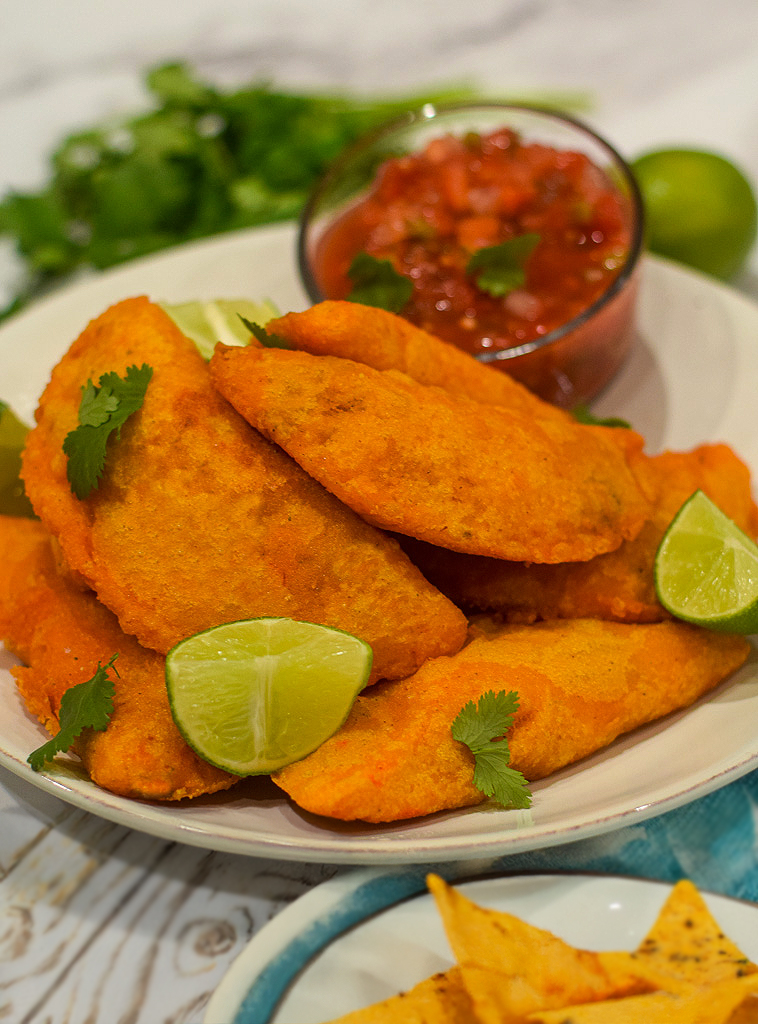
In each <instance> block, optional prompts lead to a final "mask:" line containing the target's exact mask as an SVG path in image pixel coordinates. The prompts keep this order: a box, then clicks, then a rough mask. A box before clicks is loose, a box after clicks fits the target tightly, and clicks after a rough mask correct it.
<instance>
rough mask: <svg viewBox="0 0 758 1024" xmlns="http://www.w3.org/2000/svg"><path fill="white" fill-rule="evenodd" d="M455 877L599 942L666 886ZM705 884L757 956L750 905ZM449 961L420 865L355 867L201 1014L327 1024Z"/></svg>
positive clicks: (470, 892)
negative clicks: (400, 869)
mask: <svg viewBox="0 0 758 1024" xmlns="http://www.w3.org/2000/svg"><path fill="white" fill-rule="evenodd" d="M441 873H442V874H444V872H441ZM455 885H456V887H457V888H459V889H460V890H461V892H463V893H464V894H465V895H466V896H467V897H468V898H469V899H471V900H473V901H474V902H475V903H478V904H479V905H480V906H485V907H491V908H493V909H495V910H499V911H506V912H508V913H510V914H515V915H516V916H517V917H520V918H522V919H523V920H525V921H527V922H529V923H530V924H533V925H535V926H537V927H539V928H544V929H547V930H548V931H551V932H552V933H553V934H555V935H558V936H559V937H560V938H562V939H564V941H566V942H569V943H571V944H572V945H574V946H576V947H578V948H581V949H590V950H596V951H601V950H603V951H605V950H629V951H631V950H633V949H635V948H636V947H637V946H638V945H639V943H640V942H641V941H642V940H643V939H644V937H645V935H646V934H647V932H648V930H649V929H650V927H651V926H652V924H653V922H654V921H655V919H656V917H657V915H658V912H659V910H660V909H661V907H662V906H663V903H664V901H665V899H666V897H667V896H668V894H669V893H670V891H671V886H670V885H669V884H667V883H664V882H655V881H648V880H645V879H637V878H627V877H619V876H616V875H585V874H571V873H567V874H522V875H483V876H481V877H479V878H476V877H474V878H468V879H463V880H457V881H455ZM703 895H704V898H705V900H706V903H707V904H708V907H709V909H710V911H711V913H712V914H713V915H714V917H715V918H716V920H717V921H718V923H719V924H720V926H721V928H722V929H723V930H724V933H725V934H726V935H728V936H729V938H730V939H732V941H733V942H735V943H736V944H737V946H738V947H740V948H741V949H742V951H743V952H744V953H745V954H746V955H747V956H748V957H749V958H751V959H753V960H755V959H756V958H758V906H756V905H755V904H754V903H747V902H744V901H741V900H736V899H732V898H730V897H727V896H718V895H713V894H706V893H704V894H703ZM453 962H454V961H453V957H452V953H451V951H450V947H449V945H448V942H447V939H446V937H445V933H444V928H443V926H442V923H441V921H440V918H439V915H438V913H437V911H436V909H435V905H434V901H433V899H432V897H431V896H430V895H429V894H428V893H427V892H426V886H425V876H424V874H423V872H419V871H417V872H413V871H405V872H397V873H391V872H390V873H388V872H381V871H360V872H351V873H349V874H345V875H342V876H340V877H337V878H334V879H332V880H331V881H328V882H325V883H323V884H322V885H320V886H318V887H317V888H316V889H313V890H312V891H311V892H309V893H307V894H306V895H305V896H301V897H300V898H299V899H298V900H296V901H295V902H294V903H293V904H291V905H290V906H289V907H288V908H287V909H286V910H284V911H283V912H282V913H281V914H279V915H278V916H277V917H275V918H274V919H273V920H272V921H270V922H269V923H268V924H267V925H265V926H264V927H263V929H261V931H260V932H259V933H258V934H257V935H256V936H255V937H254V938H253V939H252V941H251V942H250V943H249V945H248V946H247V947H246V948H245V949H244V950H243V951H242V953H241V954H240V955H239V957H238V958H237V959H236V960H235V962H234V963H233V964H232V966H231V968H230V969H229V971H228V972H227V974H226V976H225V977H224V978H223V980H222V982H221V984H220V985H219V987H218V988H217V989H216V991H215V992H214V994H213V996H212V997H211V999H210V1001H209V1003H208V1005H207V1007H206V1012H205V1015H204V1017H203V1024H323V1022H326V1021H331V1020H333V1019H334V1018H336V1017H339V1016H341V1015H343V1014H346V1013H350V1012H351V1011H353V1010H358V1009H362V1008H364V1007H366V1006H370V1005H371V1004H373V1003H376V1002H380V1001H381V1000H383V999H387V998H389V997H390V996H393V995H396V994H397V993H398V992H402V991H407V990H408V989H410V988H411V987H412V986H413V985H415V984H417V983H418V982H420V981H422V980H423V979H424V978H428V977H430V976H431V975H433V974H435V973H437V972H438V971H444V970H447V969H448V968H449V967H451V966H452V964H453Z"/></svg>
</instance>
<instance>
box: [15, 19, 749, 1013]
mask: <svg viewBox="0 0 758 1024" xmlns="http://www.w3.org/2000/svg"><path fill="white" fill-rule="evenodd" d="M0 10H1V11H2V13H1V15H0V140H2V143H1V144H0V194H3V193H4V192H6V191H7V190H9V189H17V190H24V189H34V188H37V187H39V186H40V185H41V184H42V182H43V181H44V180H45V176H46V172H47V159H48V156H49V154H50V152H51V151H52V149H53V148H54V146H55V145H56V144H57V142H58V141H59V140H60V139H61V138H62V137H63V136H64V135H66V134H67V133H69V132H71V131H73V130H76V129H79V128H82V127H86V126H88V125H91V124H92V123H93V122H95V121H100V120H102V119H103V118H105V117H109V116H111V115H123V114H125V113H131V112H134V111H137V110H139V109H142V108H143V107H144V105H145V104H146V102H147V98H146V95H145V93H144V91H143V88H142V78H143V72H144V70H145V69H146V68H148V67H151V66H153V65H156V64H158V63H160V62H163V61H169V60H186V61H188V62H189V63H191V64H192V65H193V66H194V67H195V68H196V69H197V70H198V71H199V73H200V74H202V75H204V76H208V77H210V78H212V79H213V80H215V81H217V82H218V83H220V84H226V85H229V86H236V85H240V84H243V83H246V82H250V81H253V80H259V81H260V80H266V81H270V82H272V83H274V84H276V85H280V86H282V87H285V88H289V87H292V88H298V89H300V88H303V89H323V90H330V91H331V90H341V89H346V90H351V91H355V92H366V93H378V92H381V93H388V92H395V91H396V92H403V91H406V90H408V89H409V88H413V89H415V88H422V89H424V88H427V87H435V86H438V85H445V84H450V83H451V82H466V83H469V84H472V85H476V86H478V87H479V88H481V89H482V90H483V91H490V92H492V93H496V94H499V95H508V96H514V97H528V96H531V95H534V94H540V95H542V94H545V93H548V94H556V95H559V96H560V95H566V96H571V97H576V96H581V97H583V98H585V100H586V107H585V109H584V114H583V116H584V117H585V119H586V120H587V121H589V122H590V123H591V124H592V125H593V126H594V127H595V128H597V129H598V130H599V131H600V132H601V133H603V134H605V135H606V136H607V137H608V138H609V139H610V140H611V141H613V142H614V143H615V144H616V146H617V147H618V148H619V149H620V150H621V151H622V152H623V153H624V154H625V155H626V156H628V157H634V156H635V155H637V154H638V153H640V152H642V151H643V150H645V149H648V148H657V147H660V146H663V145H669V144H671V145H676V146H689V145H692V146H702V147H706V148H712V149H715V150H718V151H720V152H722V153H724V154H725V155H727V156H729V157H730V158H731V159H733V160H735V161H736V162H737V163H738V164H739V165H741V167H742V168H743V170H745V172H746V173H747V174H748V176H749V177H751V178H752V180H753V181H755V182H757V183H758V88H756V85H757V84H758V3H756V0H721V2H720V3H717V4H716V3H713V0H479V2H478V3H476V4H471V3H467V2H461V0H152V2H150V3H148V2H146V0H133V2H131V3H121V2H119V3H116V2H114V0H23V2H12V0H0ZM17 273H18V267H17V264H16V263H15V260H14V257H13V254H12V251H11V249H10V247H9V246H8V245H7V244H6V245H4V246H1V247H0V306H2V305H4V304H5V301H7V300H8V299H9V298H10V294H11V292H12V290H13V284H14V281H15V279H16V275H17ZM736 284H737V286H738V287H739V288H741V289H742V290H744V291H745V292H747V293H748V294H751V295H753V296H755V297H758V253H756V252H754V253H753V256H752V260H751V263H750V266H749V268H748V270H747V272H746V273H745V274H744V275H743V277H742V278H741V279H740V281H738V282H737V283H736ZM0 391H1V380H0ZM0 571H2V568H1V567H0ZM0 818H1V820H2V826H1V827H0V1019H3V1020H8V1021H12V1022H14V1024H85V1022H86V1024H106V1022H107V1024H158V1022H174V1024H182V1022H192V1024H197V1022H198V1021H200V1020H201V1019H202V1011H203V1007H204V1005H205V1003H206V1002H207V999H208V995H209V993H210V991H212V990H213V988H214V987H215V986H216V985H217V984H218V982H219V980H220V979H221V977H222V976H223V974H224V972H225V970H226V969H227V968H228V966H229V964H230V963H231V961H232V959H233V958H234V956H235V955H236V954H237V953H239V952H240V950H241V949H242V948H243V946H244V944H245V942H246V941H247V940H248V938H249V937H250V936H251V935H252V934H254V933H255V932H256V931H257V930H258V929H259V928H260V927H261V926H262V925H263V924H264V923H265V922H266V921H267V920H268V919H270V918H271V917H272V916H273V915H274V914H276V913H277V912H278V911H279V910H280V909H281V908H282V907H283V906H285V905H286V904H287V903H289V902H290V901H291V900H292V899H294V898H295V897H296V896H297V895H299V894H300V893H302V892H304V891H306V890H307V889H309V888H310V887H311V886H313V885H314V884H316V883H317V882H319V881H321V880H322V879H324V878H327V877H329V876H330V875H332V874H334V873H335V871H336V869H335V868H333V867H329V866H326V865H319V864H304V865H299V864H297V863H289V864H287V863H278V862H274V861H266V860H261V859H257V858H245V857H239V856H232V855H224V854H214V853H209V852H207V851H203V850H201V849H194V848H190V847H184V846H181V845H178V844H176V843H168V842H163V841H161V840H159V839H154V838H151V837H148V836H144V835H141V834H139V833H135V832H132V831H130V830H129V829H126V828H123V827H121V826H118V825H114V824H110V823H108V822H105V821H102V820H100V819H98V818H95V817H93V816H92V815H90V814H88V813H86V812H84V811H80V810H76V809H74V808H71V807H69V806H68V805H66V804H63V803H61V802H59V801H57V800H56V799H55V798H54V797H52V796H49V795H47V794H44V793H41V792H39V791H38V790H36V789H35V788H34V787H33V786H31V785H30V784H29V783H28V782H27V781H26V780H24V779H22V778H17V777H15V776H13V775H10V774H9V773H7V772H5V771H3V770H0ZM750 841H751V842H752V841H753V840H752V839H751V840H750ZM608 842H609V843H610V842H611V840H610V839H609V840H608ZM685 845H686V844H685ZM748 853H749V851H748ZM748 853H746V854H745V855H746V856H747V855H748ZM751 855H752V854H751ZM220 1024H223V1022H220Z"/></svg>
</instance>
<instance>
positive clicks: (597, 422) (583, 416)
mask: <svg viewBox="0 0 758 1024" xmlns="http://www.w3.org/2000/svg"><path fill="white" fill-rule="evenodd" d="M571 415H572V416H573V417H574V419H575V420H576V421H577V423H585V424H587V426H592V427H624V428H626V429H627V430H631V429H632V425H631V423H629V422H628V421H627V420H622V419H621V418H620V417H618V416H596V415H595V413H594V412H593V411H592V410H591V409H590V408H589V406H587V405H583V404H582V403H580V404H579V405H575V406H574V408H573V409H572V410H571Z"/></svg>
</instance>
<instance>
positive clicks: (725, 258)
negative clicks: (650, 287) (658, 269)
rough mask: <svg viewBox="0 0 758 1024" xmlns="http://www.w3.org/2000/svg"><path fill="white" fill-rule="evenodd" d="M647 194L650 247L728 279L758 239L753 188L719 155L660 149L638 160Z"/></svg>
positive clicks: (636, 165)
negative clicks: (757, 235) (757, 236)
mask: <svg viewBox="0 0 758 1024" xmlns="http://www.w3.org/2000/svg"><path fill="white" fill-rule="evenodd" d="M632 169H633V171H634V173H635V175H636V177H637V181H638V183H639V186H640V190H641V192H642V196H643V200H644V203H645V213H646V219H647V244H648V247H649V248H650V250H651V251H652V252H654V253H658V254H659V255H661V256H666V257H668V258H669V259H673V260H677V261H679V262H680V263H685V264H687V265H688V266H691V267H695V268H696V269H697V270H702V271H704V272H705V273H707V274H712V275H713V276H714V277H718V278H721V279H722V280H728V279H730V278H732V277H734V276H735V274H737V273H738V272H739V271H740V270H741V269H742V268H743V266H744V265H745V261H746V260H747V257H748V256H749V254H750V251H751V249H752V248H753V245H754V244H755V239H756V230H757V229H758V205H757V204H756V198H755V192H754V190H753V186H752V185H751V183H750V182H749V181H748V179H747V178H746V177H745V175H744V174H743V173H742V171H741V170H739V168H737V167H735V165H734V164H733V163H732V162H731V161H729V160H727V159H726V158H725V157H723V156H721V155H719V154H718V153H712V152H708V151H706V150H700V149H659V150H655V151H653V152H649V153H645V154H643V155H642V156H640V157H638V159H637V160H635V161H634V162H633V164H632Z"/></svg>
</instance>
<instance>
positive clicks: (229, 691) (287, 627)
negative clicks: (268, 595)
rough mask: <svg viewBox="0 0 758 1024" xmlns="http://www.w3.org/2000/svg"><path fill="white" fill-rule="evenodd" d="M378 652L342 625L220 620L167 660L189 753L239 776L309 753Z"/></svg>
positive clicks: (343, 711)
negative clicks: (190, 748) (337, 627)
mask: <svg viewBox="0 0 758 1024" xmlns="http://www.w3.org/2000/svg"><path fill="white" fill-rule="evenodd" d="M371 662H372V651H371V648H370V647H369V645H368V644H367V643H364V641H363V640H359V639H358V638H357V637H354V636H351V635H350V634H349V633H343V632H342V631H341V630H339V629H331V628H329V627H328V626H318V625H315V624H314V623H311V622H296V621H294V620H293V619H285V618H259V619H246V620H243V621H241V622H230V623H226V624H224V625H221V626H214V627H213V628H211V629H208V630H206V631H205V632H203V633H198V634H197V635H195V636H191V637H189V638H188V639H186V640H182V641H180V642H179V643H178V644H176V646H175V647H173V648H172V649H171V650H170V651H169V652H168V655H167V656H166V686H167V688H168V697H169V702H170V705H171V713H172V714H173V716H174V721H175V722H176V724H177V727H178V728H179V731H180V732H181V734H182V736H183V737H184V739H185V740H186V741H187V743H188V744H189V745H190V746H191V747H192V749H193V750H194V751H195V752H196V753H197V754H199V755H200V757H202V758H204V760H206V761H209V762H210V763H211V764H214V765H216V766H217V767H219V768H223V769H225V770H226V771H228V772H233V773H235V774H237V775H263V774H268V773H269V772H273V771H276V769H278V768H283V767H284V766H285V765H287V764H291V763H292V762H293V761H298V760H300V758H302V757H305V756H306V754H310V752H311V751H312V750H315V749H316V747H318V746H320V745H321V744H322V743H323V742H324V741H325V740H327V739H328V738H329V737H330V736H331V735H332V734H333V733H335V732H336V731H337V730H338V729H339V727H340V726H341V725H342V723H343V722H344V721H345V719H346V718H347V716H348V713H349V711H350V708H351V707H352V706H353V702H354V700H355V698H356V697H357V696H358V694H359V693H360V691H361V690H362V689H363V687H364V686H365V685H366V682H367V680H368V677H369V673H370V671H371Z"/></svg>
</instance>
